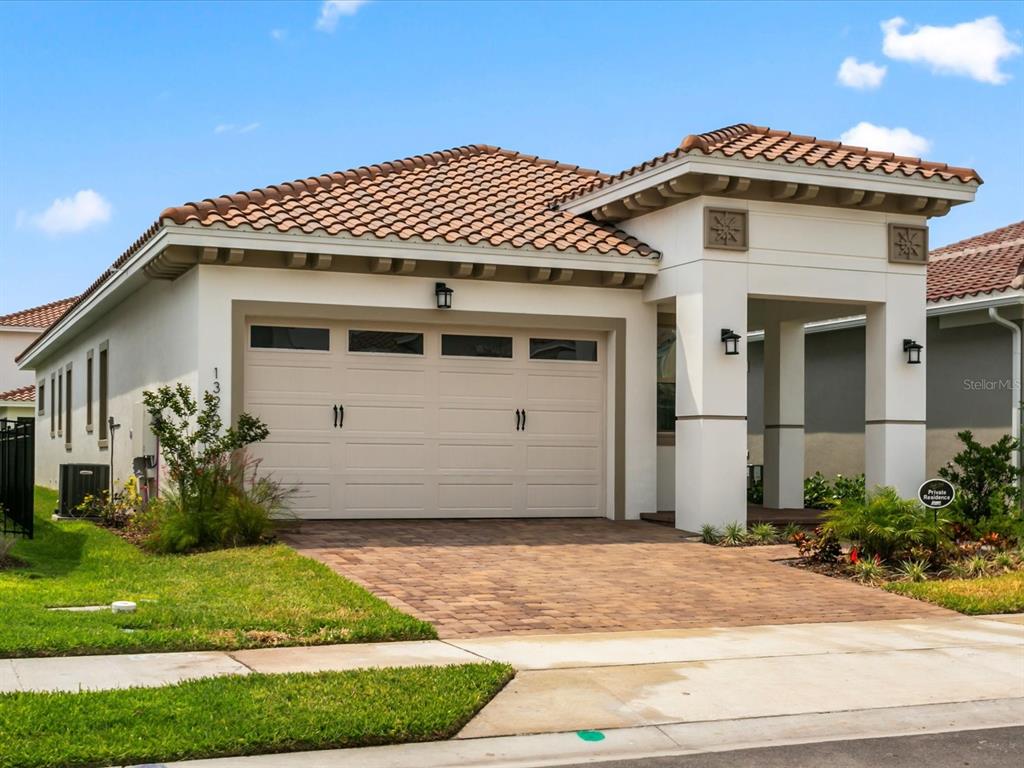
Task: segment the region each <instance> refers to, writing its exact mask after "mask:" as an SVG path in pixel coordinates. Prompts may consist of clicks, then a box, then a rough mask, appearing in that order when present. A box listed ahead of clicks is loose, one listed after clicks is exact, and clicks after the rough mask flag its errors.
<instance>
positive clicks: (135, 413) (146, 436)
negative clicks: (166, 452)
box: [132, 403, 157, 463]
mask: <svg viewBox="0 0 1024 768" xmlns="http://www.w3.org/2000/svg"><path fill="white" fill-rule="evenodd" d="M156 451H157V446H156V435H154V434H153V428H152V420H151V419H150V416H149V411H148V410H146V406H145V404H144V403H135V405H134V406H133V407H132V458H141V457H146V458H147V459H149V461H150V463H152V462H153V461H155V460H156Z"/></svg>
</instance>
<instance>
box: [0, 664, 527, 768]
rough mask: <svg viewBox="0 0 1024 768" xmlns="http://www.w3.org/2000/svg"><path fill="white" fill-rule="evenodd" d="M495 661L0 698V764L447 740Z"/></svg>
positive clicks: (75, 767)
mask: <svg viewBox="0 0 1024 768" xmlns="http://www.w3.org/2000/svg"><path fill="white" fill-rule="evenodd" d="M511 677H512V670H511V668H510V667H507V666H505V665H502V664H467V665H462V666H451V667H420V668H411V669H382V670H356V671H352V672H321V673H316V674H291V675H258V674H254V675H248V676H244V677H221V678H212V679H205V680H194V681H190V682H186V683H179V684H178V685H173V686H168V687H164V688H135V689H129V690H120V691H92V692H84V693H10V694H4V695H0V768H57V767H58V766H59V768H83V767H84V766H106V765H124V764H135V763H163V762H169V761H172V760H186V759H196V758H204V757H223V756H228V755H251V754H270V753H276V752H295V751H301V750H311V749H330V748H340V747H361V746H369V745H376V744H394V743H398V742H408V741H430V740H435V739H444V738H448V737H450V736H453V735H454V734H455V733H456V732H457V731H458V730H459V729H460V728H461V727H462V726H463V725H465V723H467V722H468V721H469V719H470V718H471V717H472V716H473V715H474V714H475V713H476V712H477V711H478V710H479V709H480V708H481V707H482V706H483V705H484V704H486V703H487V702H488V701H489V700H490V699H491V697H493V696H494V695H495V694H496V693H497V692H498V691H499V690H501V688H502V686H504V685H505V683H506V682H508V680H509V679H510V678H511Z"/></svg>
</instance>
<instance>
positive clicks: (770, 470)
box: [764, 312, 804, 509]
mask: <svg viewBox="0 0 1024 768" xmlns="http://www.w3.org/2000/svg"><path fill="white" fill-rule="evenodd" d="M764 505H765V506H766V507H768V508H770V509H803V506H804V325H803V323H802V322H801V321H799V320H785V321H780V320H779V319H778V317H777V316H776V315H775V313H773V312H772V313H769V315H768V317H767V321H766V323H765V328H764Z"/></svg>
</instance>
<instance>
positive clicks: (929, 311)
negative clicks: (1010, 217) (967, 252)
mask: <svg viewBox="0 0 1024 768" xmlns="http://www.w3.org/2000/svg"><path fill="white" fill-rule="evenodd" d="M1017 304H1024V290H1018V291H1013V292H1012V293H1007V292H1003V293H999V294H996V295H989V296H985V297H984V298H977V297H974V298H966V299H950V300H948V301H938V302H928V306H927V308H926V309H925V314H926V315H927V316H928V317H938V316H940V315H953V314H958V313H960V312H973V311H975V310H979V309H989V308H992V307H1008V306H1014V305H1017ZM864 321H865V318H864V315H855V316H853V317H843V318H839V319H837V320H818V321H815V322H813V323H807V324H806V325H804V331H805V332H806V333H824V332H826V331H841V330H844V329H846V328H858V327H860V326H862V325H864ZM747 341H764V331H749V332H748V333H747Z"/></svg>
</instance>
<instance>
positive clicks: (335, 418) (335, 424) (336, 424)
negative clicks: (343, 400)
mask: <svg viewBox="0 0 1024 768" xmlns="http://www.w3.org/2000/svg"><path fill="white" fill-rule="evenodd" d="M334 428H335V429H337V428H338V406H334Z"/></svg>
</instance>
